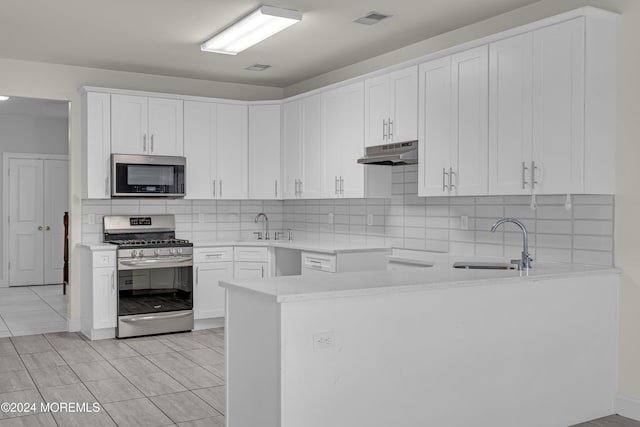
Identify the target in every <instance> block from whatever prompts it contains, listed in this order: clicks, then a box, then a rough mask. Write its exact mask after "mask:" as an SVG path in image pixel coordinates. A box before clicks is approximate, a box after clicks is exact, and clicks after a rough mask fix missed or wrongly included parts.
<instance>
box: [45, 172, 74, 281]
mask: <svg viewBox="0 0 640 427" xmlns="http://www.w3.org/2000/svg"><path fill="white" fill-rule="evenodd" d="M67 188H68V186H67V161H66V160H45V161H44V225H45V227H44V283H62V279H63V267H64V223H63V216H64V212H65V211H66V210H67V206H68V202H67V193H68V191H67Z"/></svg>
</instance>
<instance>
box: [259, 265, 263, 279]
mask: <svg viewBox="0 0 640 427" xmlns="http://www.w3.org/2000/svg"><path fill="white" fill-rule="evenodd" d="M260 270H261V271H262V277H264V265H261V266H260Z"/></svg>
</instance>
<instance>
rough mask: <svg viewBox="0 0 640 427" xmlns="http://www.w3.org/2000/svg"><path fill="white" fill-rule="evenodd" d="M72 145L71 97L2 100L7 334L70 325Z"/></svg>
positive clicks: (2, 315)
mask: <svg viewBox="0 0 640 427" xmlns="http://www.w3.org/2000/svg"><path fill="white" fill-rule="evenodd" d="M68 149H69V103H68V102H67V101H55V100H43V99H34V98H19V97H11V98H9V100H7V101H2V102H0V151H1V152H2V159H3V163H2V168H3V169H2V174H1V178H0V183H1V186H0V188H2V192H3V194H2V198H1V202H0V203H2V212H3V222H2V227H1V228H0V236H1V240H2V243H3V244H2V248H1V255H2V256H1V257H0V258H1V259H2V266H1V268H2V272H1V273H2V274H1V280H0V337H2V336H17V335H32V334H39V333H45V332H62V331H67V330H68V318H69V314H68V307H69V295H65V294H63V279H64V266H65V237H66V236H65V224H64V214H65V212H68V210H69V203H68V194H69V184H68V158H67V156H68Z"/></svg>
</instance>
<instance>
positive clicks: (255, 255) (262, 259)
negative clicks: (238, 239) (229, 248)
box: [233, 246, 269, 279]
mask: <svg viewBox="0 0 640 427" xmlns="http://www.w3.org/2000/svg"><path fill="white" fill-rule="evenodd" d="M233 259H234V264H233V277H234V279H262V278H264V277H268V276H269V249H268V248H267V247H265V246H256V247H254V246H236V247H235V248H234V249H233Z"/></svg>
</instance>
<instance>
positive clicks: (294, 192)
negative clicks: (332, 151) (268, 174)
mask: <svg viewBox="0 0 640 427" xmlns="http://www.w3.org/2000/svg"><path fill="white" fill-rule="evenodd" d="M302 150H303V146H302V104H301V101H299V100H298V101H292V102H287V103H284V104H283V105H282V191H283V197H284V198H285V199H295V198H298V196H299V184H298V182H299V180H300V178H301V177H302Z"/></svg>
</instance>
